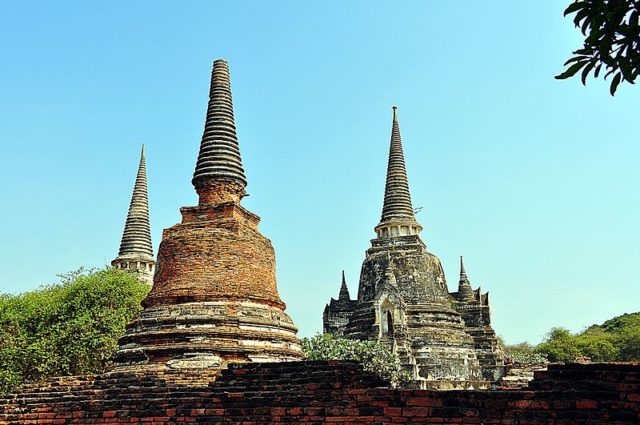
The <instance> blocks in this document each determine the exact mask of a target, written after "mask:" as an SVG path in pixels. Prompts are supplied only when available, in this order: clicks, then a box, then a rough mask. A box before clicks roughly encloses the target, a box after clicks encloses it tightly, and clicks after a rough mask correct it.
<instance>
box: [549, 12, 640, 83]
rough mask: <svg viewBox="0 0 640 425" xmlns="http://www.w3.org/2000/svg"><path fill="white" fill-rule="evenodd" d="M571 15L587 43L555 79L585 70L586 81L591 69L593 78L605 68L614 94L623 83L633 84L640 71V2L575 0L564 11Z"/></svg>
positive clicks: (582, 76)
mask: <svg viewBox="0 0 640 425" xmlns="http://www.w3.org/2000/svg"><path fill="white" fill-rule="evenodd" d="M571 14H573V15H574V16H573V23H574V24H575V26H576V27H579V28H580V30H581V31H582V34H583V35H584V37H585V39H584V44H583V46H582V48H581V49H578V50H576V51H574V52H573V57H571V58H570V59H569V60H568V61H566V62H565V65H566V66H568V68H567V69H566V70H565V71H564V72H563V73H562V74H560V75H557V76H556V78H557V79H565V78H569V77H573V76H574V75H575V74H576V73H578V71H580V70H582V72H581V78H582V84H586V81H587V78H588V77H589V74H590V73H591V72H592V71H593V77H594V78H598V75H600V72H601V71H604V78H605V79H606V78H607V77H608V76H610V75H611V76H612V79H611V85H610V88H609V91H610V93H611V95H612V96H613V95H615V92H616V89H617V88H618V85H619V84H620V83H621V82H623V81H626V82H628V83H630V84H634V82H635V79H636V78H637V77H638V74H639V73H640V20H639V14H640V1H637V0H575V1H574V2H573V3H571V4H570V5H569V7H567V8H566V10H565V11H564V15H565V16H567V15H571Z"/></svg>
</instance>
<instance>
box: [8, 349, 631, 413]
mask: <svg viewBox="0 0 640 425" xmlns="http://www.w3.org/2000/svg"><path fill="white" fill-rule="evenodd" d="M211 379H212V376H206V375H203V374H202V373H197V374H196V373H194V374H191V375H189V374H187V373H185V372H180V373H174V374H157V375H153V374H146V375H143V374H138V375H136V374H129V373H111V374H106V375H102V376H95V377H78V378H73V377H72V378H57V379H54V380H51V381H49V382H48V383H47V384H45V385H42V384H41V385H37V386H27V387H25V388H24V389H23V390H22V391H21V392H20V393H19V394H14V395H11V396H6V397H2V398H0V424H10V423H17V424H32V425H40V424H42V425H44V424H59V425H63V424H117V423H134V424H191V423H207V424H246V425H249V424H263V423H275V424H279V423H315V424H320V423H341V424H365V423H366V424H371V423H378V424H388V423H428V424H500V425H507V424H508V425H515V424H518V425H542V424H554V425H569V424H572V425H573V424H585V425H596V424H614V425H615V424H618V425H622V424H638V423H640V365H638V364H571V365H551V366H549V369H548V370H547V371H540V372H536V378H535V379H534V381H532V382H531V385H530V387H529V388H528V389H527V390H518V391H428V390H394V389H389V388H385V383H384V382H381V381H380V380H379V379H378V378H376V377H375V376H373V375H371V374H368V373H365V372H362V370H361V369H360V367H359V366H358V365H357V364H356V363H352V362H309V361H306V362H287V363H263V364H257V363H249V364H234V365H230V367H229V368H228V369H226V370H223V371H222V372H221V374H220V375H219V377H218V379H217V380H215V381H213V382H210V381H211Z"/></svg>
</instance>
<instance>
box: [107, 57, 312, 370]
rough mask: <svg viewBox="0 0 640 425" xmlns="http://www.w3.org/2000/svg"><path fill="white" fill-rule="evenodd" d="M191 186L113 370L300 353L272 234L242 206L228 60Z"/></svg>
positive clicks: (217, 65) (217, 77)
mask: <svg viewBox="0 0 640 425" xmlns="http://www.w3.org/2000/svg"><path fill="white" fill-rule="evenodd" d="M192 183H193V185H194V187H195V189H196V192H197V193H198V196H199V203H198V206H196V207H183V208H181V209H180V212H181V213H182V223H180V224H176V225H174V226H172V227H170V228H168V229H165V230H164V233H163V235H162V242H161V244H160V248H159V251H158V261H157V267H156V272H155V275H154V281H153V288H152V290H151V292H150V293H149V295H148V296H147V298H146V299H145V300H144V301H143V302H142V305H143V307H144V311H142V313H141V314H140V315H139V316H138V317H137V318H136V319H134V320H133V321H132V322H131V323H130V324H129V325H128V327H127V333H126V335H125V336H124V337H122V338H121V339H120V341H119V349H118V350H117V352H116V354H115V356H114V360H115V365H114V370H115V371H127V370H140V369H154V370H162V369H170V370H176V369H178V370H194V369H196V370H197V369H211V368H224V367H226V365H227V363H230V362H268V361H288V360H299V359H301V358H302V357H303V354H302V350H301V347H300V343H299V340H298V339H297V337H296V332H297V328H296V327H295V325H294V324H293V321H292V320H291V318H290V317H289V316H288V315H287V314H286V313H285V304H284V303H283V302H282V300H281V299H280V296H279V294H278V289H277V286H276V273H275V253H274V250H273V247H272V245H271V241H270V240H269V239H267V238H266V237H264V236H263V235H262V234H261V233H260V232H259V231H258V222H259V221H260V218H259V217H258V216H257V215H255V214H253V213H251V212H250V211H248V210H246V209H245V208H243V207H242V206H241V205H240V200H241V199H242V198H243V197H244V196H245V187H246V185H247V179H246V177H245V174H244V169H243V167H242V159H241V156H240V149H239V146H238V140H237V137H236V127H235V122H234V116H233V103H232V98H231V87H230V78H229V66H228V64H227V62H225V61H224V60H216V61H215V62H214V64H213V72H212V77H211V90H210V93H209V105H208V108H207V116H206V122H205V128H204V134H203V136H202V143H201V145H200V153H199V155H198V161H197V164H196V170H195V173H194V176H193V181H192Z"/></svg>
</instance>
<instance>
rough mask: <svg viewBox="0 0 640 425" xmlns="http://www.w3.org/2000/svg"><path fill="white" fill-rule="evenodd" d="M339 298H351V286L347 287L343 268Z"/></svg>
mask: <svg viewBox="0 0 640 425" xmlns="http://www.w3.org/2000/svg"><path fill="white" fill-rule="evenodd" d="M338 299H339V300H342V301H344V300H349V301H350V300H351V295H349V288H347V280H346V279H345V277H344V270H342V284H341V285H340V294H339V295H338Z"/></svg>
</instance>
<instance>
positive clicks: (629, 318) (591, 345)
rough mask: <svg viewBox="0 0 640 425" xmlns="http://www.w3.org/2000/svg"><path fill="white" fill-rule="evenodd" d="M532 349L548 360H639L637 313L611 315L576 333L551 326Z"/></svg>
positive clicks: (639, 328) (639, 338)
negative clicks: (602, 321) (583, 358)
mask: <svg viewBox="0 0 640 425" xmlns="http://www.w3.org/2000/svg"><path fill="white" fill-rule="evenodd" d="M534 351H535V352H536V353H539V354H542V355H544V356H546V357H547V358H548V359H549V361H552V362H571V361H575V359H576V358H578V357H589V358H591V360H592V361H598V362H612V361H640V313H627V314H623V315H621V316H617V317H614V318H613V319H609V320H607V321H606V322H604V323H603V324H602V325H593V326H590V327H588V328H587V329H585V330H584V331H583V332H581V333H578V334H573V333H571V332H569V331H568V330H567V329H565V328H553V329H551V331H550V332H549V333H548V334H547V338H546V339H545V340H544V341H543V342H542V343H540V344H539V345H538V346H537V347H535V349H534Z"/></svg>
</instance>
